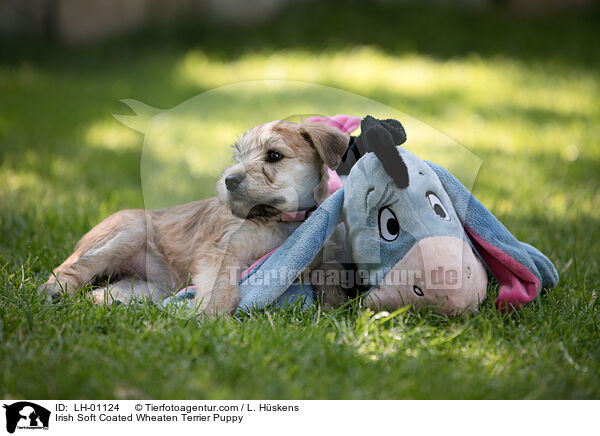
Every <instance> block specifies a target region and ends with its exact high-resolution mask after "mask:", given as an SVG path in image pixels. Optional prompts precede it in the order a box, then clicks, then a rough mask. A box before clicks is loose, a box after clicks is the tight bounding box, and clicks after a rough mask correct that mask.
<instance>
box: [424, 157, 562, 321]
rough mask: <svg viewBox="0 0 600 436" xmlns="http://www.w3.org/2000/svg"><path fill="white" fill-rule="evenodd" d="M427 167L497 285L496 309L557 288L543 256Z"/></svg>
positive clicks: (441, 171)
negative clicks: (450, 202) (436, 178)
mask: <svg viewBox="0 0 600 436" xmlns="http://www.w3.org/2000/svg"><path fill="white" fill-rule="evenodd" d="M427 164H428V165H429V166H430V167H431V168H432V169H433V171H435V173H436V174H437V176H438V178H439V179H440V181H441V182H442V185H443V186H444V189H445V190H446V192H447V193H448V196H449V197H450V200H452V203H453V206H454V209H455V210H456V214H457V215H458V218H459V219H460V221H461V222H462V224H463V227H464V228H465V231H466V233H467V234H468V235H469V238H470V240H471V243H472V245H473V247H474V248H475V249H476V251H477V253H478V254H479V256H480V257H481V259H482V260H483V261H484V262H485V264H486V265H487V267H488V269H489V270H490V272H491V273H492V274H493V275H494V277H495V278H496V280H497V281H498V284H499V285H500V294H499V296H498V299H497V300H496V306H497V307H499V308H502V309H508V308H510V307H511V306H512V307H515V308H518V307H520V306H522V305H524V304H526V303H528V302H529V301H531V300H533V299H534V298H535V297H536V296H537V295H538V294H539V293H540V292H541V291H542V290H543V289H552V288H554V287H555V286H556V285H557V283H558V273H557V272H556V268H554V265H553V264H552V262H550V260H549V259H548V258H547V257H546V256H544V255H543V254H542V253H541V252H540V251H539V250H538V249H536V248H535V247H532V246H531V245H529V244H526V243H524V242H520V241H518V240H517V239H516V238H515V237H514V236H513V235H512V234H511V233H510V232H509V231H508V230H507V229H506V227H504V225H503V224H502V223H501V222H500V221H498V219H497V218H496V217H495V216H494V215H492V214H491V213H490V212H489V211H488V210H487V209H486V208H485V207H484V206H483V205H482V204H481V203H480V202H479V201H477V199H476V198H475V197H473V196H472V195H471V193H470V192H469V191H468V190H467V189H466V188H465V187H464V186H463V185H462V184H461V183H460V182H459V181H458V180H457V179H456V178H455V177H454V176H453V175H452V174H450V173H449V172H448V171H447V170H446V169H445V168H443V167H441V166H439V165H437V164H434V163H431V162H427Z"/></svg>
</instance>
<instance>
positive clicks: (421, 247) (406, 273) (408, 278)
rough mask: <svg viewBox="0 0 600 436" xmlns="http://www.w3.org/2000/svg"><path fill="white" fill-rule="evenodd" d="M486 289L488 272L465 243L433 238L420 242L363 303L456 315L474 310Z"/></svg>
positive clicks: (457, 239) (463, 241)
mask: <svg viewBox="0 0 600 436" xmlns="http://www.w3.org/2000/svg"><path fill="white" fill-rule="evenodd" d="M486 285H487V273H486V271H485V268H484V267H483V265H482V264H481V261H480V260H479V259H478V258H477V257H476V256H475V255H474V254H473V250H472V249H471V247H470V246H469V244H468V243H467V242H466V241H465V240H463V239H460V238H457V237H454V236H431V237H428V238H425V239H422V240H420V241H417V242H416V243H415V244H414V245H413V247H412V248H411V249H410V250H409V251H408V252H407V253H406V255H405V256H404V257H403V258H402V259H400V261H399V262H398V263H396V265H395V266H394V267H392V269H391V270H390V271H388V272H387V274H386V275H385V277H384V278H383V280H382V282H381V284H380V285H379V286H377V287H376V288H374V289H373V290H371V291H370V292H369V293H367V294H366V295H365V296H364V297H363V302H364V304H365V306H367V307H371V308H373V309H375V310H379V309H385V308H387V309H392V310H393V309H395V308H397V307H401V306H404V305H406V304H412V305H414V306H425V305H427V306H435V307H436V308H438V309H439V311H440V312H442V313H444V314H447V315H455V314H457V313H461V312H465V311H471V310H473V309H475V308H476V307H477V306H478V305H479V303H481V302H482V301H483V299H484V298H485V293H486Z"/></svg>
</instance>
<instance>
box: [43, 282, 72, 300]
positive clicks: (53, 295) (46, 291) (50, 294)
mask: <svg viewBox="0 0 600 436" xmlns="http://www.w3.org/2000/svg"><path fill="white" fill-rule="evenodd" d="M37 291H38V295H45V296H46V299H47V300H48V301H50V302H52V301H56V300H58V299H59V298H60V297H62V295H63V293H66V289H65V288H64V287H62V285H61V283H59V282H57V281H56V280H55V279H52V280H48V281H47V282H46V283H44V284H42V285H40V286H39V287H38V290H37Z"/></svg>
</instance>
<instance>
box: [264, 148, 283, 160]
mask: <svg viewBox="0 0 600 436" xmlns="http://www.w3.org/2000/svg"><path fill="white" fill-rule="evenodd" d="M281 159H283V155H282V154H281V153H279V152H278V151H275V150H269V151H268V152H267V162H277V161H280V160H281Z"/></svg>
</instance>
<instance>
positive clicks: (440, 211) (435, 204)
mask: <svg viewBox="0 0 600 436" xmlns="http://www.w3.org/2000/svg"><path fill="white" fill-rule="evenodd" d="M425 195H427V199H428V200H429V204H430V205H431V208H432V209H433V211H434V212H435V214H436V215H437V216H439V217H440V218H441V219H443V220H444V221H450V215H448V211H446V208H445V207H444V205H443V204H442V202H441V201H440V199H439V198H438V197H437V195H435V194H434V193H433V192H431V191H429V192H428V193H427V194H425Z"/></svg>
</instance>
